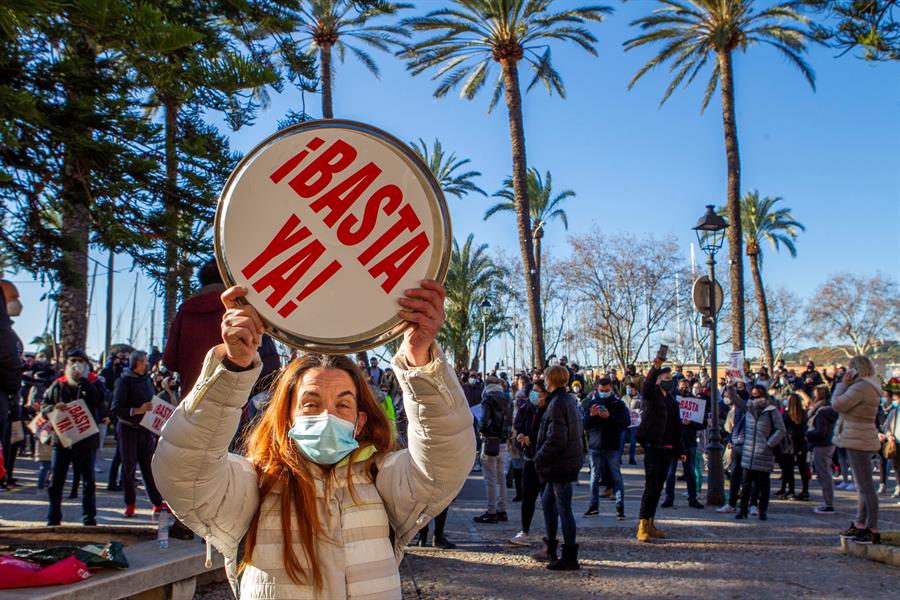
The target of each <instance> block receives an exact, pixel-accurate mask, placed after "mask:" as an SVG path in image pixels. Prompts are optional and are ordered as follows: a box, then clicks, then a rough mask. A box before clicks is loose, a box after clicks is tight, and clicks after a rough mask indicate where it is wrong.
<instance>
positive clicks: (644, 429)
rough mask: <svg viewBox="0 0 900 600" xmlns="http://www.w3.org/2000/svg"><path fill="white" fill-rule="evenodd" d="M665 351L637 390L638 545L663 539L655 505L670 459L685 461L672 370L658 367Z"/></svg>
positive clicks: (657, 358)
mask: <svg viewBox="0 0 900 600" xmlns="http://www.w3.org/2000/svg"><path fill="white" fill-rule="evenodd" d="M665 349H666V347H665V346H663V347H662V348H660V352H658V353H657V355H656V360H654V361H653V367H652V368H651V369H650V371H649V372H648V373H647V378H646V379H645V380H644V387H643V389H642V390H641V395H642V396H643V402H642V405H641V406H642V411H641V425H640V427H638V431H637V436H636V437H637V440H638V442H639V443H640V444H641V446H642V447H643V448H644V477H645V481H644V493H643V495H642V496H641V509H640V515H639V517H640V520H639V522H638V531H637V539H638V541H641V542H649V541H650V540H651V539H653V538H664V537H665V535H663V533H662V532H661V531H660V530H658V529H657V528H656V526H655V524H654V519H655V518H656V506H657V504H659V498H660V496H661V495H662V491H663V486H664V485H665V483H666V477H667V476H668V474H669V465H671V464H672V459H673V458H675V457H677V458H678V459H679V460H681V461H684V460H685V459H686V458H687V457H686V456H685V455H684V446H683V444H682V441H681V414H680V410H679V408H678V402H677V401H676V400H675V382H674V381H672V369H670V368H669V367H663V366H662V364H663V361H664V360H665V357H666V355H665Z"/></svg>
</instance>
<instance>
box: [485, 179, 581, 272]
mask: <svg viewBox="0 0 900 600" xmlns="http://www.w3.org/2000/svg"><path fill="white" fill-rule="evenodd" d="M494 196H495V197H498V198H504V201H503V202H499V203H497V204H495V205H494V206H492V207H491V208H489V209H488V211H487V212H486V213H484V220H485V221H487V220H488V219H490V218H491V217H492V216H494V215H495V214H497V213H499V212H513V213H514V212H515V211H516V195H515V190H514V189H513V181H512V179H511V178H507V179H506V181H504V182H503V189H502V190H500V191H499V192H497V193H496V194H494ZM574 197H575V192H573V191H572V190H563V191H562V192H560V193H559V194H557V195H555V196H554V195H553V177H552V176H551V175H550V171H547V173H546V174H545V175H544V178H543V179H542V178H541V174H540V172H539V171H538V170H537V169H535V168H530V169H528V202H529V206H530V209H531V228H530V231H531V239H532V241H533V245H534V268H535V271H537V277H538V280H539V281H540V277H541V239H542V238H543V237H544V226H545V225H546V224H547V223H548V222H550V221H552V220H553V219H559V220H560V221H562V224H563V227H565V228H566V230H567V231H568V229H569V218H568V217H567V216H566V211H565V210H563V209H562V208H560V207H559V205H560V204H561V203H562V201H563V200H565V199H566V198H574Z"/></svg>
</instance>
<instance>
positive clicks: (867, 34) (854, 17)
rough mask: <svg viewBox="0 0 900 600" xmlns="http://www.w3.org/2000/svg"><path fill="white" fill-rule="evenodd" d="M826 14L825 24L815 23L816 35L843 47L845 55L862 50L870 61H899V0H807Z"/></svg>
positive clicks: (841, 51)
mask: <svg viewBox="0 0 900 600" xmlns="http://www.w3.org/2000/svg"><path fill="white" fill-rule="evenodd" d="M805 3H806V4H808V5H809V6H810V7H811V8H812V9H813V10H816V11H818V12H819V13H821V14H822V15H823V22H822V23H812V24H811V25H810V28H811V30H812V34H813V38H814V39H815V40H816V41H819V42H822V43H824V44H827V45H828V46H829V47H831V48H835V49H837V50H840V53H839V54H838V56H844V55H845V54H847V53H848V52H852V51H854V50H861V51H862V58H863V59H865V60H868V61H873V62H875V61H890V60H900V22H898V21H897V15H896V14H895V10H898V9H900V2H898V0H806V2H805Z"/></svg>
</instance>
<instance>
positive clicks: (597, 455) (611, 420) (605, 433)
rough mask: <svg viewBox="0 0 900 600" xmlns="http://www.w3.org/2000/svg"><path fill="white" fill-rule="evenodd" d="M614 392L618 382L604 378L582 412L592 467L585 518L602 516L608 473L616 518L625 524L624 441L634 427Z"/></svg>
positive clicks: (623, 404) (626, 409) (623, 405)
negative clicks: (603, 482)
mask: <svg viewBox="0 0 900 600" xmlns="http://www.w3.org/2000/svg"><path fill="white" fill-rule="evenodd" d="M614 389H615V384H614V382H613V381H612V380H611V379H610V378H609V377H603V378H602V379H600V381H598V382H597V391H596V392H594V394H593V395H592V396H591V397H590V398H589V399H588V400H587V401H586V402H585V403H584V405H583V406H582V409H581V410H582V413H583V415H584V431H585V433H587V437H588V458H589V460H590V465H591V503H590V505H589V506H588V509H587V511H586V512H585V513H584V516H586V517H590V516H594V515H598V514H600V479H601V473H602V472H603V471H606V472H607V473H608V474H609V478H610V480H611V482H612V488H613V491H614V492H615V495H616V496H615V500H616V517H617V518H618V519H619V520H620V521H622V520H624V519H625V485H624V483H623V481H622V452H621V449H620V441H621V439H622V432H623V431H625V430H626V429H627V428H628V426H629V425H630V424H631V415H630V413H629V412H628V408H627V407H626V406H625V403H624V402H622V401H621V400H620V399H619V397H618V395H616V392H615V391H614Z"/></svg>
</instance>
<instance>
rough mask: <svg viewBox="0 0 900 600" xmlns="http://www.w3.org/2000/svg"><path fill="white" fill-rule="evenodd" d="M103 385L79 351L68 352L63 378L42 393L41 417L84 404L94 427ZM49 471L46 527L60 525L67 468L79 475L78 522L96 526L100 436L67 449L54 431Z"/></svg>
mask: <svg viewBox="0 0 900 600" xmlns="http://www.w3.org/2000/svg"><path fill="white" fill-rule="evenodd" d="M102 385H103V384H102V383H101V381H100V379H99V378H98V377H97V375H96V374H94V373H92V372H91V370H90V365H89V363H88V358H87V355H86V354H85V353H84V352H82V351H81V350H70V351H69V352H68V353H67V355H66V368H65V373H64V374H63V376H62V377H60V378H59V379H57V380H56V381H54V382H53V383H52V384H51V385H50V387H49V388H47V391H46V392H44V401H43V402H42V403H41V414H43V415H44V416H45V417H47V418H49V417H50V413H51V412H53V411H57V410H63V411H67V410H69V409H68V404H69V403H70V402H75V401H76V400H83V401H84V403H85V405H86V406H87V407H88V410H89V411H91V416H92V417H93V418H94V422H95V423H99V422H100V421H101V420H103V419H104V418H105V417H106V414H105V412H104V402H103V398H104V393H103V389H102ZM50 445H51V448H52V450H51V458H50V463H51V469H52V473H53V475H52V478H51V480H50V490H49V496H50V511H49V513H48V514H47V525H48V526H55V525H59V524H60V523H61V521H62V492H63V486H64V485H65V483H66V475H67V474H68V472H69V465H70V464H71V465H72V468H73V470H74V471H75V472H77V473H78V474H80V476H81V480H82V484H83V485H82V494H81V521H82V523H84V524H85V525H96V524H97V496H96V482H95V479H96V472H95V471H94V461H95V458H96V456H97V448H98V447H99V446H100V434H99V433H95V434H94V435H91V436H88V437H86V438H85V439H83V440H80V441H78V442H76V443H75V444H72V446H71V447H70V448H66V447H65V446H63V445H62V442H61V441H60V439H59V436H58V435H57V434H56V431H55V430H54V431H53V434H52V435H51V438H50Z"/></svg>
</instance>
